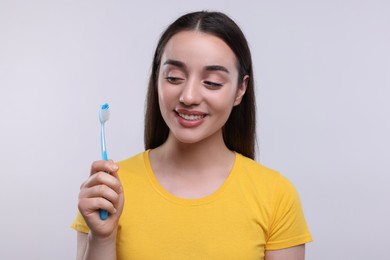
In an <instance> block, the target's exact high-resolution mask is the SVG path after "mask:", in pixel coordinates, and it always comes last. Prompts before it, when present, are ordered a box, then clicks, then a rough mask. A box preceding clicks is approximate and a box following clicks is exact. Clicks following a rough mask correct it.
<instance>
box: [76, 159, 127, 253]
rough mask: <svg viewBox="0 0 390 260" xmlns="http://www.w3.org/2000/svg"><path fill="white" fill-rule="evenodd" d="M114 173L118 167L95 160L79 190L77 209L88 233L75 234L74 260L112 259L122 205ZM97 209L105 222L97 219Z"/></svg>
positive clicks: (120, 186) (110, 162) (116, 177)
mask: <svg viewBox="0 0 390 260" xmlns="http://www.w3.org/2000/svg"><path fill="white" fill-rule="evenodd" d="M117 171H118V166H117V165H116V164H115V163H114V162H113V161H111V160H110V161H96V162H94V163H93V164H92V167H91V174H90V177H89V178H88V179H87V180H86V181H85V182H84V183H83V184H82V185H81V187H80V193H79V203H78V208H79V211H80V213H81V215H82V217H83V219H84V221H85V222H86V224H87V226H88V228H89V233H88V234H87V233H82V232H77V260H88V259H92V260H100V259H102V260H114V259H116V235H117V228H118V221H119V217H120V215H121V213H122V210H123V204H124V196H123V188H122V185H121V183H120V180H119V176H118V172H117ZM107 172H110V174H107ZM99 209H105V210H107V211H108V213H109V216H108V218H107V219H105V220H101V219H100V214H99Z"/></svg>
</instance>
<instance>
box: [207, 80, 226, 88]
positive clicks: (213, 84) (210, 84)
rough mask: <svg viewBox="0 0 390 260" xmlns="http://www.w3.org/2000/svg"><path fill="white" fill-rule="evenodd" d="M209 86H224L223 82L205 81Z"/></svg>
mask: <svg viewBox="0 0 390 260" xmlns="http://www.w3.org/2000/svg"><path fill="white" fill-rule="evenodd" d="M203 83H204V84H205V85H206V86H207V87H211V88H220V87H222V86H223V84H221V83H217V82H213V81H207V80H206V81H204V82H203Z"/></svg>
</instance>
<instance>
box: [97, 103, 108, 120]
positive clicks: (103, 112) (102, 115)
mask: <svg viewBox="0 0 390 260" xmlns="http://www.w3.org/2000/svg"><path fill="white" fill-rule="evenodd" d="M109 118H110V106H109V105H108V104H107V103H105V104H103V105H101V107H100V110H99V120H100V123H102V124H104V123H105V122H107V121H108V119H109Z"/></svg>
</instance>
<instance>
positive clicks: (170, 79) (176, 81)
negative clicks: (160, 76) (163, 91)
mask: <svg viewBox="0 0 390 260" xmlns="http://www.w3.org/2000/svg"><path fill="white" fill-rule="evenodd" d="M165 79H166V80H167V81H168V82H169V83H171V84H179V83H181V81H183V79H182V78H178V77H165Z"/></svg>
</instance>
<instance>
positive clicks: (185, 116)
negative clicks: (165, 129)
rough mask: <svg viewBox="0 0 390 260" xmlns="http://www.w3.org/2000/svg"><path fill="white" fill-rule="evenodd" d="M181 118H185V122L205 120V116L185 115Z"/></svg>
mask: <svg viewBox="0 0 390 260" xmlns="http://www.w3.org/2000/svg"><path fill="white" fill-rule="evenodd" d="M179 116H180V117H182V118H184V119H185V120H199V119H202V118H204V115H185V114H180V113H179Z"/></svg>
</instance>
